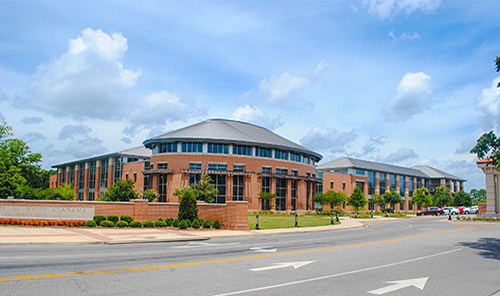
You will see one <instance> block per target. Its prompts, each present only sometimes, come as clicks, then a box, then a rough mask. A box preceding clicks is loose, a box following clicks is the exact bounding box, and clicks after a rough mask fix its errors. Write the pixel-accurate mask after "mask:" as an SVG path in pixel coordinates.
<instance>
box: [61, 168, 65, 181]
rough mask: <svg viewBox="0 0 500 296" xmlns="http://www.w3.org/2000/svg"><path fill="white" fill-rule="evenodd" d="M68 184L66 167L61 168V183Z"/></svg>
mask: <svg viewBox="0 0 500 296" xmlns="http://www.w3.org/2000/svg"><path fill="white" fill-rule="evenodd" d="M63 184H66V168H61V185H63Z"/></svg>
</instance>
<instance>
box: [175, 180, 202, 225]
mask: <svg viewBox="0 0 500 296" xmlns="http://www.w3.org/2000/svg"><path fill="white" fill-rule="evenodd" d="M186 188H188V189H187V190H183V191H182V195H181V196H180V201H179V212H178V214H177V219H178V220H179V221H183V220H189V221H194V220H196V219H198V204H197V202H196V195H197V192H196V190H195V189H194V188H192V187H186Z"/></svg>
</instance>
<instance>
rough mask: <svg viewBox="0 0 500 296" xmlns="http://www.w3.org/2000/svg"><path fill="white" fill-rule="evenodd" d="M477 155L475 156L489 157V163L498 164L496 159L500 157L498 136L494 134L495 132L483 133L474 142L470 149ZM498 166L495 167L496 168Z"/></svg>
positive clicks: (480, 157)
mask: <svg viewBox="0 0 500 296" xmlns="http://www.w3.org/2000/svg"><path fill="white" fill-rule="evenodd" d="M470 152H471V153H474V154H476V155H477V158H479V159H483V158H489V160H490V164H491V165H494V166H498V160H499V159H500V137H497V135H495V132H493V131H490V132H489V133H484V134H483V135H482V136H481V137H480V138H479V139H478V140H477V143H476V146H474V148H472V150H471V151H470ZM498 169H499V167H497V170H498Z"/></svg>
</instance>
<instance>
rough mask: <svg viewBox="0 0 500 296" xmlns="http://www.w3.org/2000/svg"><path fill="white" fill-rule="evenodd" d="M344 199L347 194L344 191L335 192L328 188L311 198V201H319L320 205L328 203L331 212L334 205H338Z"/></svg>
mask: <svg viewBox="0 0 500 296" xmlns="http://www.w3.org/2000/svg"><path fill="white" fill-rule="evenodd" d="M346 200H347V195H346V194H345V192H343V191H340V192H336V191H333V190H328V191H327V192H325V193H319V194H317V195H316V196H314V197H313V199H312V201H313V202H319V203H321V204H322V205H324V204H329V205H330V209H331V211H332V212H333V208H334V207H337V206H340V205H341V204H342V203H343V202H344V201H346Z"/></svg>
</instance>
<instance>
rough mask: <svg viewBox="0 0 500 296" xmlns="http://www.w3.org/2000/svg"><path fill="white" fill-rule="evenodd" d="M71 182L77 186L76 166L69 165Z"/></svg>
mask: <svg viewBox="0 0 500 296" xmlns="http://www.w3.org/2000/svg"><path fill="white" fill-rule="evenodd" d="M69 184H71V185H73V186H75V166H74V165H72V166H70V167H69Z"/></svg>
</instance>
